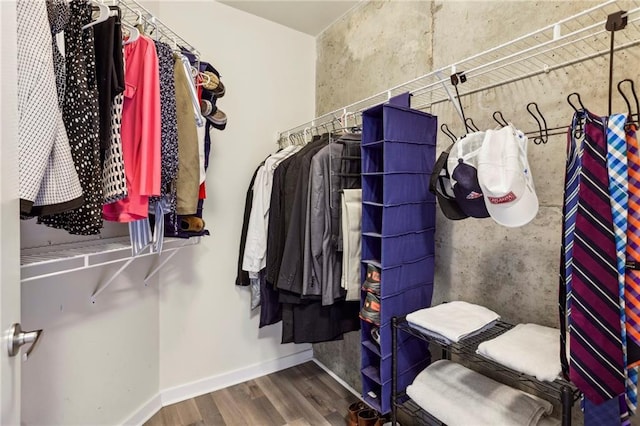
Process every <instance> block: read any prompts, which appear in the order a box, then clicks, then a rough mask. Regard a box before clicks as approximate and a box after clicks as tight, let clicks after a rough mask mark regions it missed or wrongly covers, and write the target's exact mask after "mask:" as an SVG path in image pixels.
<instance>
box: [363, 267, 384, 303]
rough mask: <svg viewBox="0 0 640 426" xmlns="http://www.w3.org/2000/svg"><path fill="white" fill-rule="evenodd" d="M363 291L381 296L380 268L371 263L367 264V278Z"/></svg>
mask: <svg viewBox="0 0 640 426" xmlns="http://www.w3.org/2000/svg"><path fill="white" fill-rule="evenodd" d="M362 289H363V290H364V291H366V292H369V293H375V294H377V295H378V296H379V295H380V268H378V267H377V266H375V265H372V264H370V263H369V264H367V276H366V278H365V280H364V283H363V284H362Z"/></svg>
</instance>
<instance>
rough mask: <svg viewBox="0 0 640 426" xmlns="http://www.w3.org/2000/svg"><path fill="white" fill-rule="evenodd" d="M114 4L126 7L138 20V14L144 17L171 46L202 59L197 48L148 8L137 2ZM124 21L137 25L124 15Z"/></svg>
mask: <svg viewBox="0 0 640 426" xmlns="http://www.w3.org/2000/svg"><path fill="white" fill-rule="evenodd" d="M114 3H116V5H117V6H124V7H125V8H126V9H127V10H128V11H129V12H131V13H132V14H133V16H135V17H136V18H137V17H138V13H140V15H142V17H143V18H144V19H145V20H146V21H147V22H148V23H150V24H151V25H152V26H154V27H155V28H156V31H158V32H159V33H160V37H164V40H162V41H164V42H166V43H168V44H170V45H171V44H174V43H175V44H177V45H178V46H177V47H183V48H185V49H188V50H189V51H190V52H191V53H193V54H194V55H196V56H198V57H200V52H199V51H198V50H197V49H196V48H195V47H193V45H192V44H190V43H188V42H187V41H186V40H185V39H184V38H182V37H180V36H179V35H178V33H176V32H175V31H173V30H172V29H171V28H170V27H169V26H168V25H167V24H165V23H164V22H162V21H161V20H160V18H158V17H156V16H155V15H154V14H153V13H151V12H150V11H149V10H148V9H147V8H145V7H144V6H142V5H141V4H140V3H138V2H137V1H136V0H115V1H114ZM123 19H125V20H126V21H127V23H128V24H130V25H133V24H135V22H131V21H130V19H128V16H125V15H123ZM152 37H153V35H152Z"/></svg>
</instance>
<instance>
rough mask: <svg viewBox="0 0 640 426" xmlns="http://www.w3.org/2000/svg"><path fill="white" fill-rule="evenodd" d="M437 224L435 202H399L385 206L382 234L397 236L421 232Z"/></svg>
mask: <svg viewBox="0 0 640 426" xmlns="http://www.w3.org/2000/svg"><path fill="white" fill-rule="evenodd" d="M435 226H436V208H435V202H433V201H427V202H425V203H415V204H399V205H396V206H389V207H385V208H384V214H383V215H382V235H383V236H385V237H386V236H396V235H403V234H407V233H410V232H420V231H423V230H425V229H429V228H434V227H435Z"/></svg>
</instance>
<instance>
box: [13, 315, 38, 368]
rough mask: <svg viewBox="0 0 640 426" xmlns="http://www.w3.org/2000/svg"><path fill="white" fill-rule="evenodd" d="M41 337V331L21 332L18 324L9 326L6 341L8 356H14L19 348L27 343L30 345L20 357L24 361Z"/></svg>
mask: <svg viewBox="0 0 640 426" xmlns="http://www.w3.org/2000/svg"><path fill="white" fill-rule="evenodd" d="M41 335H42V330H34V331H22V327H21V326H20V323H15V324H13V325H12V326H11V329H10V330H9V337H8V339H7V349H8V350H9V356H10V357H12V356H16V355H17V354H18V352H19V351H20V347H21V346H22V345H26V344H27V343H31V346H29V349H28V350H27V352H26V353H25V354H23V355H22V360H23V361H26V360H27V359H28V358H29V355H31V352H33V349H34V348H35V346H36V343H38V340H40V336H41Z"/></svg>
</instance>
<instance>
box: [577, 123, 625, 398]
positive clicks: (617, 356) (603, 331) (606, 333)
mask: <svg viewBox="0 0 640 426" xmlns="http://www.w3.org/2000/svg"><path fill="white" fill-rule="evenodd" d="M606 156H607V142H606V138H605V132H604V126H603V123H602V120H601V119H599V118H597V117H593V116H590V118H589V119H587V123H586V124H585V140H584V142H583V154H582V168H581V170H580V191H579V196H578V212H577V215H576V229H575V239H574V247H573V271H572V280H571V282H572V292H571V323H570V336H571V344H570V352H571V361H570V377H571V380H572V381H573V382H574V383H575V384H576V386H577V387H578V388H579V389H580V390H581V391H582V392H584V394H585V396H586V397H587V398H588V399H589V400H590V401H592V402H593V403H595V404H600V403H602V402H604V401H607V400H609V399H611V398H614V397H618V396H620V395H623V394H624V393H625V374H624V368H625V366H624V365H623V364H624V362H623V353H622V341H621V332H622V326H621V324H620V302H619V287H618V270H617V267H616V264H617V260H616V245H615V238H614V233H613V218H612V213H611V204H610V196H609V183H608V182H609V181H608V172H607V162H606Z"/></svg>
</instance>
